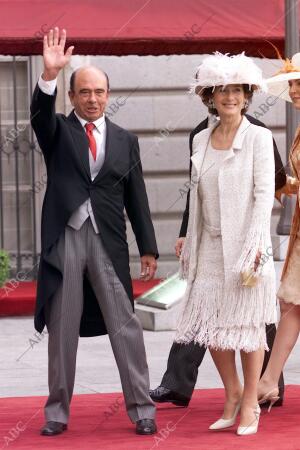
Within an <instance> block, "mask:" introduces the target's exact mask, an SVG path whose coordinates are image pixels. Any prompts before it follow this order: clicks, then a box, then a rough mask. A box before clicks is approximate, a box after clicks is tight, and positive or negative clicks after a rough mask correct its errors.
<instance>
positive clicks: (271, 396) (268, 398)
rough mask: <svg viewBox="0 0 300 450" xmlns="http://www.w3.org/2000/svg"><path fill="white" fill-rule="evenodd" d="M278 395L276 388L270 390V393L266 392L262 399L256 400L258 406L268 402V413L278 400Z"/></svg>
mask: <svg viewBox="0 0 300 450" xmlns="http://www.w3.org/2000/svg"><path fill="white" fill-rule="evenodd" d="M278 394H279V390H278V387H275V388H274V389H271V391H269V392H267V393H266V394H264V395H263V396H262V397H260V398H259V399H258V404H259V405H262V404H263V403H267V402H270V406H269V408H268V412H270V411H271V409H272V406H273V405H274V403H276V402H277V400H279V395H278Z"/></svg>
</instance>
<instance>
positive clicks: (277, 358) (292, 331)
mask: <svg viewBox="0 0 300 450" xmlns="http://www.w3.org/2000/svg"><path fill="white" fill-rule="evenodd" d="M280 310H281V317H280V321H279V324H278V328H277V332H276V337H275V341H274V345H273V349H272V353H271V356H270V359H269V363H268V365H267V368H266V370H265V372H264V374H263V376H262V378H261V380H260V382H259V385H258V398H261V397H262V396H263V395H265V394H267V393H268V392H270V391H272V390H274V388H276V387H277V386H278V380H279V377H280V374H281V372H282V369H283V367H284V365H285V362H286V360H287V359H288V357H289V355H290V353H291V351H292V350H293V348H294V346H295V344H296V342H297V339H298V336H299V332H300V306H299V305H293V304H291V303H285V302H283V301H281V302H280Z"/></svg>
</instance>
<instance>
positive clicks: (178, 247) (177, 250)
mask: <svg viewBox="0 0 300 450" xmlns="http://www.w3.org/2000/svg"><path fill="white" fill-rule="evenodd" d="M184 241H185V237H181V238H178V239H177V241H176V244H175V253H176V256H177V258H180V255H181V252H182V247H183V244H184Z"/></svg>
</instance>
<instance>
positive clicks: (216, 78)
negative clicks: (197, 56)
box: [190, 52, 267, 95]
mask: <svg viewBox="0 0 300 450" xmlns="http://www.w3.org/2000/svg"><path fill="white" fill-rule="evenodd" d="M228 84H248V85H249V87H250V88H252V89H253V90H260V91H264V92H266V91H267V86H266V83H265V80H264V78H263V75H262V70H261V69H260V68H259V67H258V66H257V65H256V64H255V63H254V61H253V60H252V59H251V58H249V57H248V56H245V53H244V52H243V53H240V54H239V55H232V56H229V55H228V54H225V55H224V54H222V53H219V52H215V53H214V54H213V55H210V56H208V57H207V58H205V59H204V60H203V61H202V64H200V66H199V67H198V68H197V72H196V76H195V79H194V82H193V83H192V85H191V89H190V91H191V92H195V93H196V94H200V95H201V92H202V91H203V89H205V88H209V87H215V86H227V85H228Z"/></svg>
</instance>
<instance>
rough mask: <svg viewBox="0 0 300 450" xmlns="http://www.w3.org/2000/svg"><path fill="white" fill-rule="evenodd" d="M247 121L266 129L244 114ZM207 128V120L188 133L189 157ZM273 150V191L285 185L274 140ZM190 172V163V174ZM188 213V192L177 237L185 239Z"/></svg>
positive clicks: (261, 123)
mask: <svg viewBox="0 0 300 450" xmlns="http://www.w3.org/2000/svg"><path fill="white" fill-rule="evenodd" d="M246 117H247V119H248V120H249V122H251V123H253V124H254V125H258V126H259V127H264V128H266V125H265V124H264V123H263V122H261V121H260V120H257V119H255V118H254V117H252V116H249V114H246ZM207 127H208V118H206V119H205V120H203V121H202V122H201V123H199V125H197V126H196V128H194V130H193V131H192V132H191V133H190V138H189V148H190V155H191V156H192V153H193V139H194V137H195V136H196V134H197V133H200V131H202V130H205V128H207ZM273 148H274V160H275V190H276V191H277V189H280V188H282V187H283V186H284V185H285V182H286V173H285V170H284V166H283V164H282V161H281V158H280V154H279V151H278V148H277V145H276V142H275V140H274V139H273ZM191 170H192V162H191V161H190V174H191ZM189 212H190V191H188V193H187V199H186V207H185V211H184V213H183V217H182V222H181V228H180V232H179V237H185V236H186V232H187V227H188V222H189Z"/></svg>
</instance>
